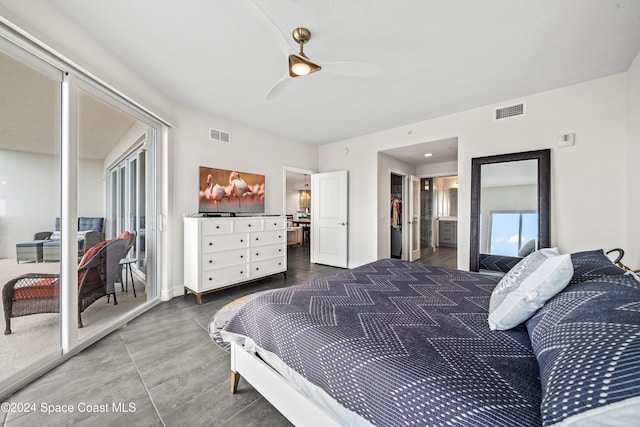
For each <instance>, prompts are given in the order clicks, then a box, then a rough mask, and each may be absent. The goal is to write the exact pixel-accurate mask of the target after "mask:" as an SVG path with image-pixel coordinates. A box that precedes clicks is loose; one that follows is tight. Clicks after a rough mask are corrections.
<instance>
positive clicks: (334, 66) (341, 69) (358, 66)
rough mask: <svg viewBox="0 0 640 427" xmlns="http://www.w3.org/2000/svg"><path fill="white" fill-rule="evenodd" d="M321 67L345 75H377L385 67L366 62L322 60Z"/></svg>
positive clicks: (379, 74) (380, 73)
mask: <svg viewBox="0 0 640 427" xmlns="http://www.w3.org/2000/svg"><path fill="white" fill-rule="evenodd" d="M319 64H321V65H322V69H323V70H325V71H327V72H329V73H332V74H338V75H340V76H345V77H378V76H381V75H383V74H385V69H384V68H382V67H381V66H379V65H375V64H370V63H367V62H354V61H339V62H322V61H319Z"/></svg>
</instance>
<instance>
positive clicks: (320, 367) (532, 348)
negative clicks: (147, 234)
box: [210, 251, 640, 426]
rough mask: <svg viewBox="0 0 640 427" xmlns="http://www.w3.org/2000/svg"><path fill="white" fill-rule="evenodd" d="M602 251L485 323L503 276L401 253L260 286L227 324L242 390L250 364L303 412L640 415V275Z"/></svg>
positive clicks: (490, 419) (487, 419)
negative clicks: (547, 295) (300, 280)
mask: <svg viewBox="0 0 640 427" xmlns="http://www.w3.org/2000/svg"><path fill="white" fill-rule="evenodd" d="M600 254H602V256H600ZM603 257H604V254H603V253H602V251H589V252H583V253H579V254H574V255H572V256H571V261H570V262H571V263H572V266H573V275H572V277H571V281H570V282H569V284H568V286H567V287H566V289H564V290H563V291H561V292H560V293H558V294H557V295H555V296H554V297H552V298H551V299H550V300H549V301H548V302H547V303H546V304H544V306H543V307H542V308H541V309H539V310H537V311H536V312H535V314H534V315H533V316H531V317H530V319H529V320H528V321H527V322H523V323H522V324H519V325H517V326H515V327H513V328H510V329H508V330H503V331H495V330H491V329H489V326H488V325H487V316H488V308H489V303H490V298H491V296H492V293H493V291H494V288H496V285H497V284H498V283H499V282H500V280H501V279H500V278H499V277H495V276H491V275H483V274H478V273H472V272H466V271H461V270H453V269H447V268H441V267H434V266H427V265H423V264H418V263H410V262H405V261H401V260H396V259H385V260H379V261H375V262H373V263H370V264H367V265H364V266H361V267H358V268H355V269H352V270H347V271H344V272H340V273H338V274H336V275H333V276H330V277H326V278H321V279H315V280H312V281H309V282H307V283H304V284H301V285H297V286H292V287H288V288H283V289H278V290H273V291H267V292H261V293H259V294H256V295H255V296H252V297H250V298H247V299H246V301H245V302H244V303H243V304H241V307H239V308H238V311H237V313H235V314H234V315H233V316H232V317H231V318H230V319H229V320H228V321H226V322H225V324H224V327H223V328H222V330H221V331H220V334H221V335H222V337H223V338H224V339H225V340H226V341H228V342H229V343H230V345H231V371H232V380H231V388H232V392H234V391H235V389H236V387H237V384H238V381H239V379H240V376H242V378H244V379H246V380H247V381H248V382H249V383H251V384H252V385H253V386H254V387H255V388H256V389H257V390H258V391H259V392H260V393H261V394H263V396H264V397H265V398H266V399H267V400H269V401H270V402H271V403H272V404H273V405H274V406H275V407H276V408H277V409H278V410H280V411H281V412H282V413H283V414H284V415H285V416H286V417H287V418H288V419H289V420H290V421H291V422H292V423H293V424H295V425H322V426H326V425H343V426H346V425H348V426H368V425H380V426H391V425H406V426H412V425H415V426H418V425H419V426H423V425H429V426H448V425H452V424H457V425H468V426H477V425H505V426H512V425H531V426H536V425H545V426H547V425H563V424H562V423H565V424H566V423H567V420H569V421H571V422H573V421H575V420H580V419H584V417H585V415H584V414H587V415H589V416H590V417H591V416H593V417H597V416H609V417H611V416H615V417H622V418H620V419H622V420H624V417H625V416H629V417H632V416H638V415H639V414H640V406H639V405H640V402H639V398H638V395H639V391H640V379H639V378H638V377H639V376H640V374H639V373H638V371H639V369H638V364H639V363H640V283H638V281H637V279H636V278H635V277H632V276H631V275H629V274H624V271H623V270H621V269H619V268H617V267H615V266H614V265H613V264H612V263H611V261H609V260H608V259H606V257H604V260H603V259H602V258H603ZM620 307H622V308H620ZM612 312H613V314H612ZM213 323H214V322H212V325H211V326H210V331H213ZM218 326H219V325H218ZM606 337H614V338H611V340H609V341H607V339H605V338H606ZM594 342H595V343H600V348H597V345H596V346H594V345H593V343H594ZM567 343H570V344H571V345H569V346H567ZM623 344H624V345H623ZM616 346H617V347H616ZM614 347H615V348H614ZM605 352H606V353H605ZM621 367H624V368H621ZM630 367H633V369H630ZM610 368H613V369H610ZM608 369H609V370H608ZM621 372H622V373H621ZM618 374H620V375H618ZM618 377H620V378H623V379H619V378H618ZM578 383H581V384H578ZM603 387H604V389H603ZM613 390H615V393H614V392H613ZM603 395H604V396H603ZM603 414H604V415H603ZM612 414H613V415H612ZM566 425H569V424H566Z"/></svg>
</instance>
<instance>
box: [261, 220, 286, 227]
mask: <svg viewBox="0 0 640 427" xmlns="http://www.w3.org/2000/svg"><path fill="white" fill-rule="evenodd" d="M284 224H285V218H265V219H264V230H283V229H284V228H285V227H284Z"/></svg>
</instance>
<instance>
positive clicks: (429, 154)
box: [424, 153, 433, 157]
mask: <svg viewBox="0 0 640 427" xmlns="http://www.w3.org/2000/svg"><path fill="white" fill-rule="evenodd" d="M424 156H425V157H431V156H433V154H432V153H424Z"/></svg>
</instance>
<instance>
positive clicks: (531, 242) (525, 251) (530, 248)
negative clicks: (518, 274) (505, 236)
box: [518, 239, 536, 257]
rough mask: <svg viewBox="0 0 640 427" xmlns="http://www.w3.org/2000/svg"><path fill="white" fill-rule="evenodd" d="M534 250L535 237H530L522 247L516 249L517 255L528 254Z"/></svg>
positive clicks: (523, 255)
mask: <svg viewBox="0 0 640 427" xmlns="http://www.w3.org/2000/svg"><path fill="white" fill-rule="evenodd" d="M535 250H536V239H531V240H529V241H528V242H527V243H525V244H524V245H522V247H521V248H520V250H519V251H518V256H521V257H525V256H527V255H529V254H532V253H533V251H535Z"/></svg>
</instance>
